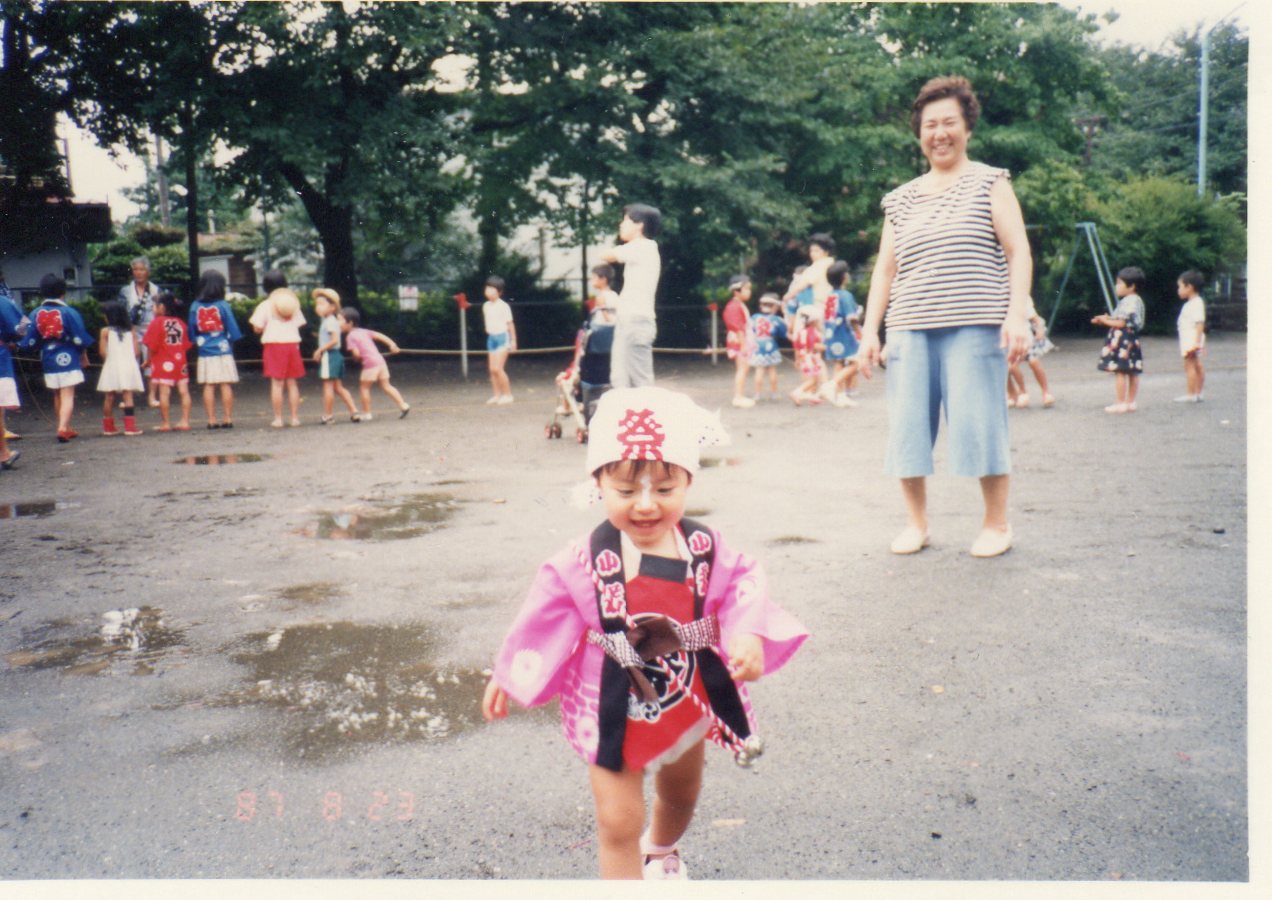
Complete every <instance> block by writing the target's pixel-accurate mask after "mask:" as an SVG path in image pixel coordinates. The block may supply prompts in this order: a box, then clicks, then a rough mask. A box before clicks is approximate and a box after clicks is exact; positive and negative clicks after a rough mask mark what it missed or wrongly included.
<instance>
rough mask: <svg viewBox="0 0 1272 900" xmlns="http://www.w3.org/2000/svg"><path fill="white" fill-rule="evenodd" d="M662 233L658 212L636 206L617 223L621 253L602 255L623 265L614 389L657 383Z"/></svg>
mask: <svg viewBox="0 0 1272 900" xmlns="http://www.w3.org/2000/svg"><path fill="white" fill-rule="evenodd" d="M661 230H662V213H661V212H660V211H659V210H658V208H657V207H653V206H647V205H646V204H644V203H632V204H630V205H628V206H627V207H626V208H624V209H623V218H622V221H620V222H619V223H618V239H619V241H620V242H621V243H620V245H619V246H617V247H611V248H610V249H609V250H606V251H604V252H603V253H602V254H601V258H602V259H604V260H605V261H606V262H608V263H622V265H623V290H622V291H621V292H620V293H619V295H618V308H617V318H616V320H615V323H614V351H613V355H612V356H611V357H610V381H611V382H612V383H613V385H614V387H640V386H641V385H647V384H653V383H654V338H655V337H657V336H658V317H657V311H656V307H655V298H656V295H657V293H658V279H659V277H661V275H662V256H661V255H660V254H659V252H658V244H657V242H655V241H654V238H656V237H658V233H659V232H660V231H661Z"/></svg>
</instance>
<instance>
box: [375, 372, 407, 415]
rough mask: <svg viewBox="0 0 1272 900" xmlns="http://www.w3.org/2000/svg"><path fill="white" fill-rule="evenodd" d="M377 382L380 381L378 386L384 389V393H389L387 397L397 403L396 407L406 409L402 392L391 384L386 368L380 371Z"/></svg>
mask: <svg viewBox="0 0 1272 900" xmlns="http://www.w3.org/2000/svg"><path fill="white" fill-rule="evenodd" d="M379 382H380V388H381V389H382V390H383V391H384V393H386V394H388V395H389V399H391V400H392V401H393V402H394V403H396V404H397V408H398V409H406V401H405V400H403V399H402V392H401V391H399V390H398V389H397V388H395V387H394V386H393V384H392V383H391V382H390V381H389V373H388V370H385V371H384V372H383V373H381V375H380V378H379Z"/></svg>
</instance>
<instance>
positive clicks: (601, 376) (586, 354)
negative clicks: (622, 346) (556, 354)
mask: <svg viewBox="0 0 1272 900" xmlns="http://www.w3.org/2000/svg"><path fill="white" fill-rule="evenodd" d="M613 346H614V325H613V314H612V313H611V312H610V310H609V309H607V308H605V307H597V309H596V310H595V311H593V313H592V315H591V317H590V318H589V320H588V322H587V324H586V325H584V327H583V328H581V329H580V330H579V333H578V336H577V337H576V338H575V340H574V358H573V360H572V361H571V363H570V367H569V368H568V369H566V370H565V371H564V372H562V373H561V374H559V375H557V377H556V386H557V407H556V410H555V411H554V412H553V414H552V421H550V422H549V423H548V424H547V425H546V426H545V427H544V429H543V434H544V437H546V438H548V439H549V440H551V439H552V438H559V437H561V432H562V429H561V420H562V419H565V418H569V419H573V420H574V424H575V432H574V438H575V440H577V441H578V442H579V443H580V444H586V443H587V424H588V422H590V421H591V420H592V413H594V412H595V411H596V404H597V402H598V401H599V400H600V399H601V396H602V395H603V394H604V393H605V392H606V391H608V390H609V388H610V383H609V378H610V350H611V349H612V347H613Z"/></svg>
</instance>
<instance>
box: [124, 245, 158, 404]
mask: <svg viewBox="0 0 1272 900" xmlns="http://www.w3.org/2000/svg"><path fill="white" fill-rule="evenodd" d="M128 265H129V268H131V269H132V281H130V282H129V283H128V284H126V285H124V286H123V287H122V288H120V289H119V302H120V303H122V304H124V308H125V309H127V310H128V317H129V318H130V319H131V320H132V323H133V331H135V332H136V334H137V343H139V344H140V343H141V338H142V336H143V335H144V334H145V333H146V329H147V328H149V327H150V322H151V320H153V319H154V317H155V298H156V297H158V296H159V288H157V287H155V286H154V285H153V284H151V283H150V260H148V259H146V257H144V256H139V257H137V258H136V259H134V260H133V261H132V262H131V263H129V264H128ZM149 363H150V349H149V348H148V347H146V346H145V345H144V344H142V346H141V368H142V371H143V372H145V373H146V382H147V393H146V396H147V398H148V403H149V405H150V406H158V405H159V396H158V390H159V388H158V387H157V386H156V385H155V383H154V380H153V379H152V378H150V370H149Z"/></svg>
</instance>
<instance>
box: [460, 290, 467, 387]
mask: <svg viewBox="0 0 1272 900" xmlns="http://www.w3.org/2000/svg"><path fill="white" fill-rule="evenodd" d="M459 368H460V371H461V372H463V373H464V380H465V381H467V380H468V310H466V309H464V307H463V305H461V306H460V307H459Z"/></svg>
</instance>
